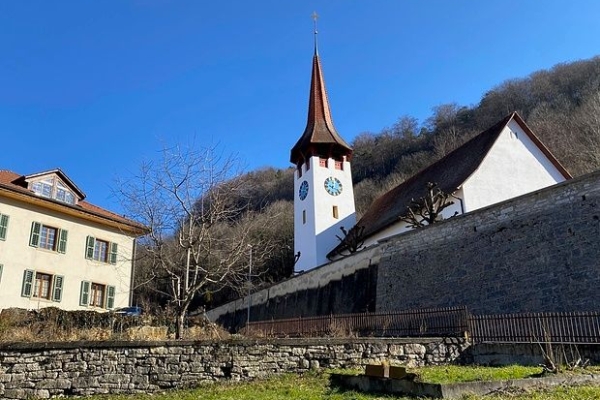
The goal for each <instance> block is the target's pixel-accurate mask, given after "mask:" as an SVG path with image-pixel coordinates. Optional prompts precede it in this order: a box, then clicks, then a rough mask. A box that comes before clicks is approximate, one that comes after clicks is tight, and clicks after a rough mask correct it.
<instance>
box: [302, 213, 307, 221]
mask: <svg viewBox="0 0 600 400" xmlns="http://www.w3.org/2000/svg"><path fill="white" fill-rule="evenodd" d="M302 223H303V224H306V210H302Z"/></svg>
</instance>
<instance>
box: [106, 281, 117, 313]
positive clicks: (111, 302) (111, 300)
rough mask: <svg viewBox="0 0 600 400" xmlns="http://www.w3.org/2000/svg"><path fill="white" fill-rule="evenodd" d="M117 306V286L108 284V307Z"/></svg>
mask: <svg viewBox="0 0 600 400" xmlns="http://www.w3.org/2000/svg"><path fill="white" fill-rule="evenodd" d="M114 307H115V287H114V286H107V287H106V308H114Z"/></svg>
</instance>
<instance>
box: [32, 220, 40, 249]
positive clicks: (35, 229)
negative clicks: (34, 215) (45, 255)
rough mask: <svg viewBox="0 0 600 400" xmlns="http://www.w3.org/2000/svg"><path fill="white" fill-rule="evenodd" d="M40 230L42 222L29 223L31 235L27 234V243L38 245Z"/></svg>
mask: <svg viewBox="0 0 600 400" xmlns="http://www.w3.org/2000/svg"><path fill="white" fill-rule="evenodd" d="M41 230H42V224H40V223H39V222H33V223H32V224H31V235H29V245H30V246H33V247H38V246H39V245H40V231H41Z"/></svg>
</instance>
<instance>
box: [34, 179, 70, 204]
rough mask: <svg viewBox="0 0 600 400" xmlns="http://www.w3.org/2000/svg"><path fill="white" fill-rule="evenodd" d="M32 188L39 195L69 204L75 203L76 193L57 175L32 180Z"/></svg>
mask: <svg viewBox="0 0 600 400" xmlns="http://www.w3.org/2000/svg"><path fill="white" fill-rule="evenodd" d="M30 188H31V190H33V192H34V193H35V194H37V195H38V196H41V197H47V198H49V199H54V200H58V201H61V202H63V203H67V204H75V195H74V194H73V192H71V190H69V188H68V187H67V186H66V185H65V184H63V183H62V182H61V181H60V180H59V179H57V178H56V177H52V176H49V177H46V178H45V179H42V180H39V181H35V182H32V183H31V186H30Z"/></svg>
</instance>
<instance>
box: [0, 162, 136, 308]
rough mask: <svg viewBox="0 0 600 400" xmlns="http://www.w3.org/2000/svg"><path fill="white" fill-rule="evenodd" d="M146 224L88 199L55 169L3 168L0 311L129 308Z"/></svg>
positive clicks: (0, 177)
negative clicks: (29, 172) (135, 258)
mask: <svg viewBox="0 0 600 400" xmlns="http://www.w3.org/2000/svg"><path fill="white" fill-rule="evenodd" d="M144 232H145V227H144V226H142V225H140V224H138V223H136V222H134V221H131V220H129V219H126V218H123V217H122V216H119V215H117V214H115V213H112V212H110V211H108V210H105V209H103V208H100V207H98V206H95V205H93V204H91V203H88V202H87V201H85V194H84V193H83V192H82V191H81V190H80V189H79V188H78V187H77V186H76V185H75V184H74V183H73V182H72V181H71V180H70V179H69V178H68V177H67V175H66V174H65V173H64V172H63V171H61V170H60V169H55V170H51V171H45V172H41V173H36V174H32V175H19V174H16V173H14V172H12V171H6V170H0V309H4V308H9V307H19V308H27V309H38V308H42V307H50V306H53V307H59V308H62V309H65V310H83V309H93V310H106V309H112V308H116V307H124V306H128V305H130V304H129V303H130V298H131V291H132V278H133V266H134V264H133V254H134V251H135V239H136V237H138V236H140V235H142V234H143V233H144Z"/></svg>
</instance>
